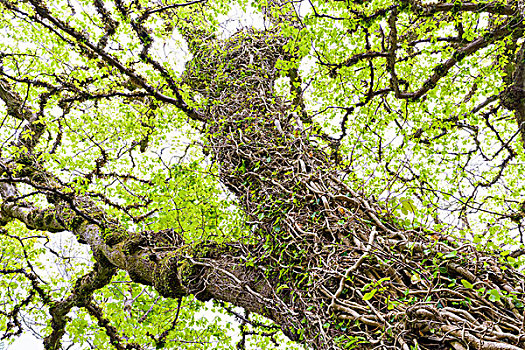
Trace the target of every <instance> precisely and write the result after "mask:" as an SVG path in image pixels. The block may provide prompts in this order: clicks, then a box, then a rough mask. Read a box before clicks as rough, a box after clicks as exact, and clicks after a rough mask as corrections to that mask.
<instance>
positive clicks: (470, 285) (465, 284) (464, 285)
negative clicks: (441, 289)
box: [461, 279, 474, 289]
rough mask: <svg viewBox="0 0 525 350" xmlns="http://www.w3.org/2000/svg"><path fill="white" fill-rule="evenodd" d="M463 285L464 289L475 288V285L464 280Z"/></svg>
mask: <svg viewBox="0 0 525 350" xmlns="http://www.w3.org/2000/svg"><path fill="white" fill-rule="evenodd" d="M461 284H462V285H463V287H465V288H468V289H472V288H474V285H473V284H472V283H470V282H469V281H467V280H464V279H462V280H461Z"/></svg>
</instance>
